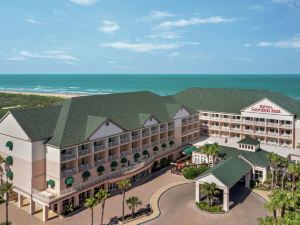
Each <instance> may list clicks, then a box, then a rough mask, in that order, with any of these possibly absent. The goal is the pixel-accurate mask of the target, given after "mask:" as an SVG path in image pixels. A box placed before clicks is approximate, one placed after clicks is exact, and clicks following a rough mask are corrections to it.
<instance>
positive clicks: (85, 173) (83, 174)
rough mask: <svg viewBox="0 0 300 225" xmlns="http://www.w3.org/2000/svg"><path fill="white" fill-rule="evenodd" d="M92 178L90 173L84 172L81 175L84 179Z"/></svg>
mask: <svg viewBox="0 0 300 225" xmlns="http://www.w3.org/2000/svg"><path fill="white" fill-rule="evenodd" d="M90 176H91V173H90V171H84V172H83V173H82V174H81V177H82V179H86V178H89V177H90Z"/></svg>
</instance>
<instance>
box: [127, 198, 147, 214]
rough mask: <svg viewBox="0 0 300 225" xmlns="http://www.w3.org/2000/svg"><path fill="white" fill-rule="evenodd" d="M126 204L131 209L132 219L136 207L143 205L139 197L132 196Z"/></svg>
mask: <svg viewBox="0 0 300 225" xmlns="http://www.w3.org/2000/svg"><path fill="white" fill-rule="evenodd" d="M126 204H127V205H128V208H129V209H131V217H133V216H134V211H135V209H136V207H138V206H139V205H142V204H143V203H142V201H141V200H140V199H139V198H138V197H135V196H132V197H130V198H128V199H127V200H126Z"/></svg>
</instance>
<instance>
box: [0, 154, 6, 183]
mask: <svg viewBox="0 0 300 225" xmlns="http://www.w3.org/2000/svg"><path fill="white" fill-rule="evenodd" d="M3 163H5V159H4V158H3V157H2V156H1V155H0V185H2V184H3V174H4V170H3V168H2V164H3Z"/></svg>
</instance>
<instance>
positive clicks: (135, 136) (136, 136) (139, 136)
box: [132, 134, 141, 140]
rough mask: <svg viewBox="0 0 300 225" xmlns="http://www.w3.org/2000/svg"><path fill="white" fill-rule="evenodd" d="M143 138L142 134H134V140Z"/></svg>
mask: <svg viewBox="0 0 300 225" xmlns="http://www.w3.org/2000/svg"><path fill="white" fill-rule="evenodd" d="M140 138H141V135H140V134H137V135H132V140H138V139H140Z"/></svg>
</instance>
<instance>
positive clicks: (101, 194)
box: [95, 189, 110, 225]
mask: <svg viewBox="0 0 300 225" xmlns="http://www.w3.org/2000/svg"><path fill="white" fill-rule="evenodd" d="M109 195H110V194H109V193H108V191H107V190H104V189H100V190H99V191H98V193H97V194H96V195H95V197H96V199H97V201H98V203H100V204H101V208H102V213H101V223H100V225H103V217H104V208H105V201H106V199H108V197H109Z"/></svg>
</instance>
